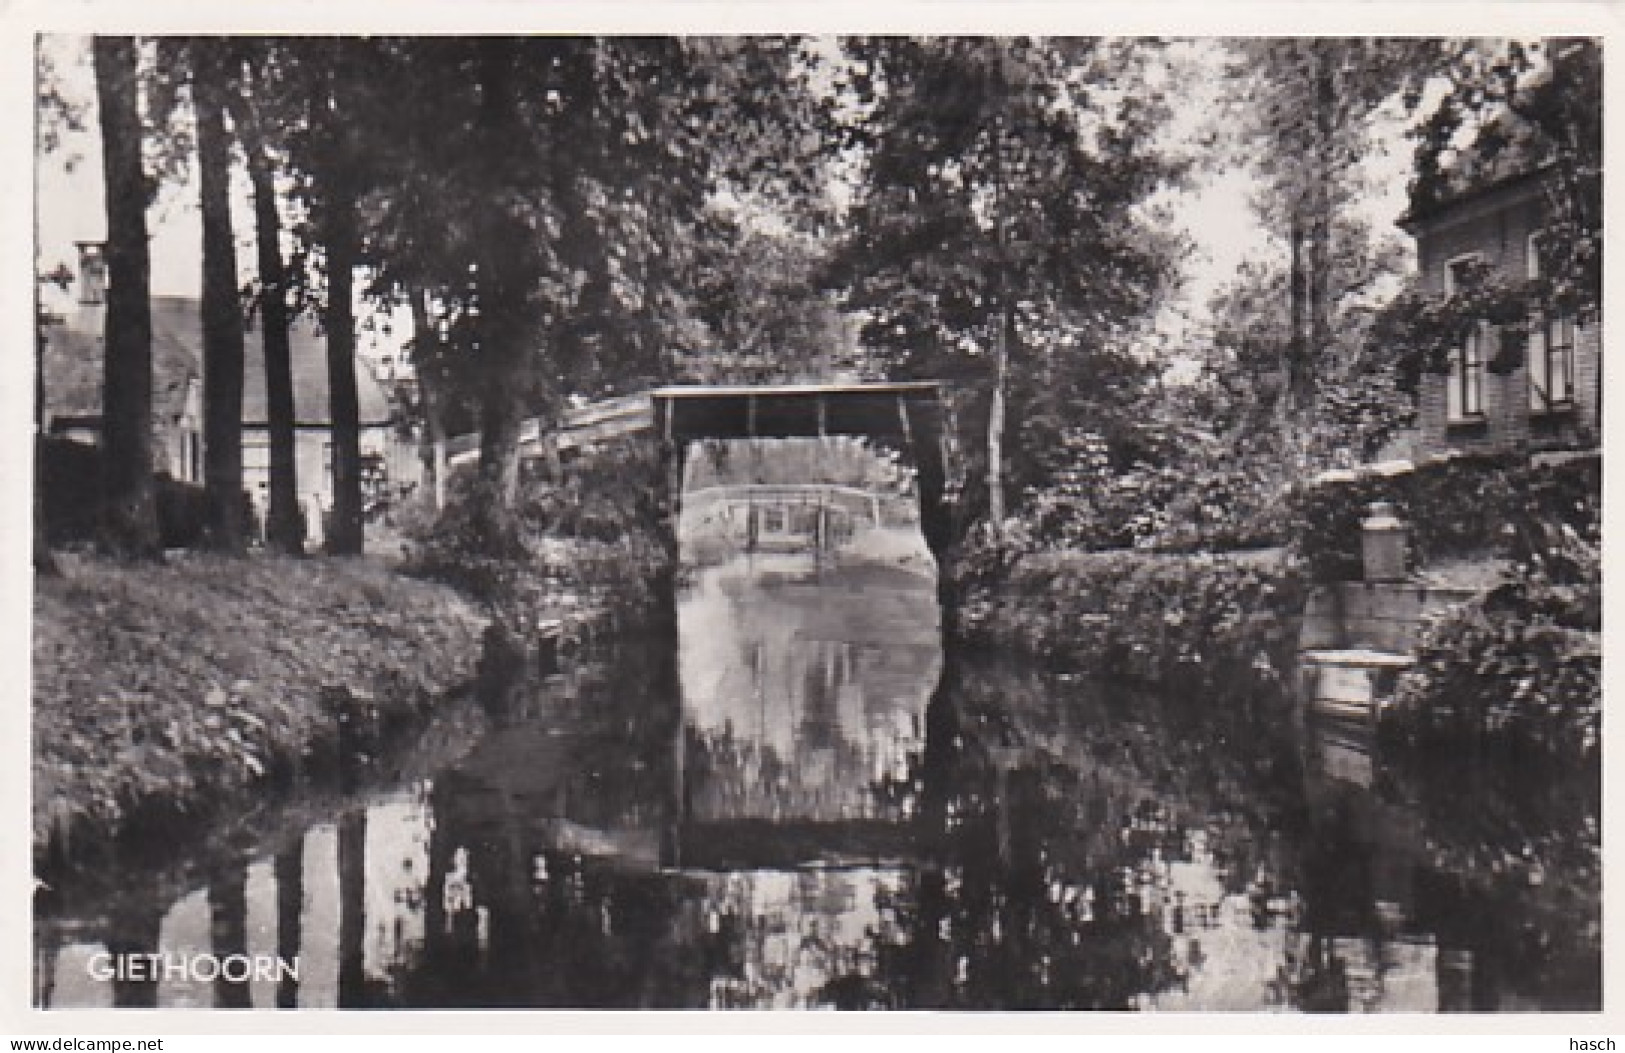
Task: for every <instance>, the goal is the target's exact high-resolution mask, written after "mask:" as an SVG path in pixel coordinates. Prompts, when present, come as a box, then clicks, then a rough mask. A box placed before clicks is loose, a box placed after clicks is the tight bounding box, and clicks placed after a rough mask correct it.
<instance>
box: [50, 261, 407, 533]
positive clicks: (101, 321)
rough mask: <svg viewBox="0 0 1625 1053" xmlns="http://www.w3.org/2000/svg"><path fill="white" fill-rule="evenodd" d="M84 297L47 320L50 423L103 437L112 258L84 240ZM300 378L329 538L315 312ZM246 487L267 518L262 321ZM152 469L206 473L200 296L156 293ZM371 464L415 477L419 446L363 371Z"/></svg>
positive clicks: (301, 335)
mask: <svg viewBox="0 0 1625 1053" xmlns="http://www.w3.org/2000/svg"><path fill="white" fill-rule="evenodd" d="M76 284H77V287H78V288H77V303H76V304H74V306H73V307H72V309H71V310H67V311H64V312H62V313H61V314H60V315H59V316H58V317H57V318H56V319H55V320H54V321H53V323H52V324H50V325H49V326H47V328H46V330H45V350H44V358H43V362H42V368H43V374H44V387H45V428H46V430H47V431H48V432H49V433H50V434H52V435H57V436H61V437H64V438H68V439H74V440H77V441H79V442H83V443H89V444H95V443H96V442H98V441H99V440H100V436H101V399H102V390H101V389H102V358H103V350H102V348H103V328H104V325H105V322H106V310H107V307H106V295H105V294H106V285H107V281H106V264H105V261H104V260H103V259H102V255H101V249H100V246H98V245H95V244H90V243H86V244H82V245H81V246H80V273H79V276H78V279H77V282H76ZM289 342H290V352H291V357H292V372H293V388H294V457H295V461H296V473H297V477H298V486H299V500H300V505H301V507H302V508H303V509H304V510H305V513H306V520H307V523H308V524H309V530H310V535H311V540H312V541H313V542H319V541H320V533H319V531H320V526H321V520H320V518H319V517H318V516H315V515H314V514H313V513H314V512H315V511H316V509H317V508H320V509H321V510H323V511H328V510H331V509H332V506H333V474H332V441H331V440H332V422H331V418H330V416H329V413H328V394H327V347H326V340H325V338H324V337H323V336H322V334H321V333H320V331H319V330H318V329H317V327H316V326H315V325H314V324H313V323H312V322H311V321H310V320H309V319H307V318H299V319H297V320H295V322H294V323H293V325H292V326H291V331H290V333H289ZM243 343H244V347H243V352H244V353H243V488H244V490H246V491H247V492H248V494H249V496H250V499H251V500H252V501H253V502H254V504H255V506H256V508H257V510H258V512H259V514H260V516H261V520H262V522H263V517H264V512H265V509H266V507H267V505H268V502H269V491H270V466H271V460H270V422H269V414H268V412H267V405H268V402H267V397H266V388H265V351H264V344H263V340H262V336H261V331H260V330H259V328H258V327H257V326H255V327H251V328H250V329H249V330H247V331H246V332H245V333H244V341H243ZM152 361H153V367H152V371H153V392H152V396H153V397H152V436H153V470H154V471H157V472H164V473H167V474H168V475H169V476H171V477H172V478H174V479H177V480H180V481H181V482H186V483H195V484H201V483H202V481H203V379H202V378H203V313H202V304H201V302H200V301H199V300H198V299H196V298H194V297H184V296H154V297H153V298H152ZM356 386H357V394H358V397H359V403H360V411H361V412H360V417H361V452H362V458H363V461H364V467H365V468H367V470H370V471H371V472H372V473H373V474H374V475H375V476H381V477H383V478H386V479H388V480H389V481H391V482H405V481H409V480H411V479H415V478H416V473H417V472H418V470H419V468H418V457H417V451H416V447H415V446H414V445H412V444H411V443H409V442H404V441H402V439H401V437H400V435H399V434H398V431H397V428H396V426H395V423H394V419H395V414H394V412H393V410H392V407H391V405H390V400H389V398H388V396H387V395H386V393H385V391H384V388H383V386H382V385H381V384H380V383H379V382H378V381H377V380H376V379H375V378H374V377H373V376H372V374H371V373H370V372H369V371H368V370H367V369H365V368H360V369H357V371H356Z"/></svg>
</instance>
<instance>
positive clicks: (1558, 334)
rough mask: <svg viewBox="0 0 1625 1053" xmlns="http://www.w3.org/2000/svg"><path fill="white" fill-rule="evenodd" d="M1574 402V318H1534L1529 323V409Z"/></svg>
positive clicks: (1545, 409) (1544, 409)
mask: <svg viewBox="0 0 1625 1053" xmlns="http://www.w3.org/2000/svg"><path fill="white" fill-rule="evenodd" d="M1573 403H1574V319H1573V318H1572V317H1561V318H1536V319H1534V320H1532V321H1531V322H1530V326H1529V411H1530V412H1531V413H1552V412H1555V411H1557V410H1561V409H1565V408H1567V407H1568V406H1570V405H1573Z"/></svg>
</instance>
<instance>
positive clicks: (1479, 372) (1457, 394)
mask: <svg viewBox="0 0 1625 1053" xmlns="http://www.w3.org/2000/svg"><path fill="white" fill-rule="evenodd" d="M1482 258H1483V257H1482V255H1481V254H1480V253H1477V252H1469V253H1465V254H1463V255H1460V256H1456V257H1454V258H1452V259H1450V260H1448V261H1446V263H1445V265H1444V292H1445V295H1446V296H1454V295H1455V294H1456V293H1458V292H1461V291H1462V290H1463V289H1465V288H1466V287H1467V285H1468V284H1469V282H1470V281H1471V275H1472V272H1473V268H1475V267H1476V266H1478V264H1479V262H1480V261H1481V260H1482ZM1488 339H1489V332H1488V327H1487V326H1483V325H1480V326H1478V327H1476V328H1475V329H1474V330H1473V331H1472V333H1471V335H1469V336H1468V337H1467V339H1466V340H1464V341H1463V342H1462V344H1461V346H1459V347H1457V348H1455V350H1453V351H1452V352H1451V354H1450V378H1449V382H1448V384H1447V385H1446V388H1445V416H1446V418H1447V419H1448V420H1451V421H1470V420H1477V419H1478V418H1480V417H1481V416H1483V414H1484V343H1485V341H1486V340H1488Z"/></svg>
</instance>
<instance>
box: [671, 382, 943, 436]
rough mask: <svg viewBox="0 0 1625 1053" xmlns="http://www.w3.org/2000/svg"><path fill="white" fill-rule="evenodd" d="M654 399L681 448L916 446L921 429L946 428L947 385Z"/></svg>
mask: <svg viewBox="0 0 1625 1053" xmlns="http://www.w3.org/2000/svg"><path fill="white" fill-rule="evenodd" d="M650 398H651V399H652V400H653V402H654V423H655V427H656V428H657V429H658V430H659V431H660V432H661V434H662V435H663V437H664V438H665V439H666V440H667V441H669V442H675V443H684V442H687V441H689V440H692V439H730V438H733V439H745V438H792V437H797V436H817V435H867V436H873V437H900V438H903V439H910V438H913V437H914V432H916V431H918V430H924V431H926V432H927V433H935V432H936V431H937V430H938V428H939V427H940V425H939V424H938V415H939V413H940V410H941V398H942V385H941V384H940V383H939V382H937V381H934V380H921V381H902V382H891V383H874V384H780V385H769V386H761V387H744V386H729V385H704V386H684V387H665V388H656V389H655V390H654V391H652V392H650ZM933 437H934V435H933Z"/></svg>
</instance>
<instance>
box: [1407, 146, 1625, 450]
mask: <svg viewBox="0 0 1625 1053" xmlns="http://www.w3.org/2000/svg"><path fill="white" fill-rule="evenodd" d="M1454 176H1455V178H1454V179H1453V180H1452V187H1451V191H1450V192H1449V193H1448V194H1446V195H1443V196H1441V197H1440V198H1439V199H1437V200H1435V201H1432V202H1429V203H1428V204H1427V205H1426V206H1417V205H1413V207H1412V209H1411V210H1410V211H1409V212H1408V213H1407V214H1406V215H1405V216H1403V217H1402V218H1401V219H1400V221H1399V222H1400V226H1401V227H1402V228H1404V229H1405V231H1406V232H1407V233H1409V234H1411V235H1412V236H1413V237H1415V238H1416V250H1417V265H1418V267H1419V269H1420V277H1421V282H1422V286H1423V289H1424V291H1425V292H1426V293H1427V294H1429V295H1430V296H1441V297H1443V296H1448V295H1450V294H1451V293H1452V292H1453V291H1454V290H1455V288H1456V284H1457V282H1458V280H1460V279H1462V278H1463V277H1464V276H1465V275H1466V274H1467V273H1469V271H1470V269H1471V266H1472V265H1473V264H1480V265H1484V266H1487V267H1489V268H1491V269H1492V272H1493V273H1496V274H1497V275H1498V276H1500V277H1501V278H1503V279H1506V280H1509V281H1520V280H1523V279H1525V278H1534V277H1538V276H1539V275H1538V268H1539V253H1538V251H1537V249H1536V246H1537V245H1538V241H1539V237H1540V231H1541V227H1542V218H1543V215H1544V213H1545V209H1546V207H1547V206H1546V200H1547V194H1548V193H1549V191H1550V189H1551V178H1550V175H1549V169H1548V168H1547V167H1545V166H1544V165H1542V164H1541V163H1539V160H1538V158H1537V157H1536V156H1535V155H1533V154H1532V153H1531V152H1529V151H1519V150H1511V151H1508V152H1506V153H1505V154H1503V155H1502V156H1500V157H1498V158H1497V159H1496V160H1495V162H1494V163H1493V164H1486V165H1480V166H1479V167H1478V169H1477V170H1473V171H1468V170H1465V169H1463V170H1461V171H1458V172H1456V173H1454ZM1601 330H1602V326H1601V318H1600V317H1598V318H1591V319H1581V318H1578V317H1574V316H1547V315H1545V314H1543V313H1542V312H1540V311H1539V310H1538V309H1532V310H1531V313H1530V318H1529V321H1528V339H1527V343H1526V345H1525V349H1524V355H1523V362H1522V363H1521V364H1519V365H1517V366H1516V367H1514V368H1512V369H1511V370H1510V371H1497V370H1495V369H1493V368H1491V365H1492V361H1493V360H1494V359H1495V358H1496V355H1497V353H1498V351H1499V350H1500V347H1501V344H1500V342H1501V340H1502V339H1503V334H1502V332H1501V331H1500V330H1499V329H1498V328H1497V327H1494V326H1491V325H1488V324H1486V325H1484V326H1483V327H1482V328H1481V329H1480V330H1479V332H1478V333H1476V334H1475V335H1474V337H1473V338H1471V339H1469V340H1468V341H1466V343H1465V344H1464V345H1463V346H1461V347H1459V348H1457V349H1455V351H1454V353H1453V354H1452V357H1451V362H1450V372H1449V373H1448V374H1446V375H1441V374H1437V373H1424V374H1423V376H1422V380H1421V386H1420V390H1419V392H1418V405H1417V432H1418V434H1417V438H1416V446H1417V449H1416V451H1415V452H1416V454H1417V455H1418V456H1421V457H1428V456H1438V455H1441V454H1448V453H1451V452H1461V453H1523V452H1538V451H1543V450H1573V449H1591V448H1595V447H1596V446H1598V445H1599V443H1600V442H1601V427H1600V420H1601V408H1602V405H1601V403H1602V389H1601V368H1602V367H1601V350H1602V348H1601V338H1602V333H1601Z"/></svg>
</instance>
